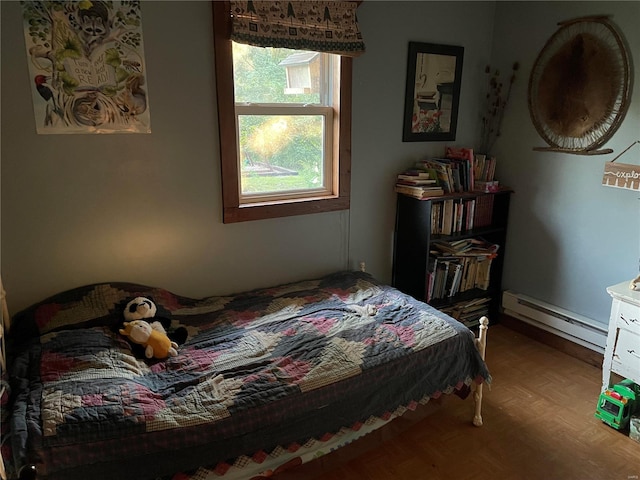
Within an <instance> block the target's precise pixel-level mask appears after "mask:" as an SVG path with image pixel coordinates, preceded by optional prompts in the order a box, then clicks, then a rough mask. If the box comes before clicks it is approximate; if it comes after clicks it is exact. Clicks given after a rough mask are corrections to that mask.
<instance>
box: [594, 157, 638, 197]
mask: <svg viewBox="0 0 640 480" xmlns="http://www.w3.org/2000/svg"><path fill="white" fill-rule="evenodd" d="M602 185H604V186H605V187H614V188H624V189H627V190H640V165H630V164H628V163H613V162H607V163H605V164H604V175H603V176H602Z"/></svg>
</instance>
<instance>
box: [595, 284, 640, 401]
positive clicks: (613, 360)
mask: <svg viewBox="0 0 640 480" xmlns="http://www.w3.org/2000/svg"><path fill="white" fill-rule="evenodd" d="M629 283H630V282H629V281H627V282H623V283H619V284H618V285H614V286H612V287H608V288H607V292H608V293H609V295H611V297H612V298H613V301H612V303H611V317H610V319H609V333H608V335H607V346H606V348H605V350H604V361H603V363H602V390H604V389H605V388H607V387H608V386H609V381H610V377H611V372H614V373H617V374H618V375H620V376H622V377H624V378H628V379H630V380H632V381H633V382H634V383H637V384H640V291H637V290H631V289H630V288H629Z"/></svg>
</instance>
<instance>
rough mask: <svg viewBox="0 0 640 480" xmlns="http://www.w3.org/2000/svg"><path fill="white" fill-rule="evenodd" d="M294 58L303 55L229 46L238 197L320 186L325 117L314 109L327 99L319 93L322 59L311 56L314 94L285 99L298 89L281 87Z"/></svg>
mask: <svg viewBox="0 0 640 480" xmlns="http://www.w3.org/2000/svg"><path fill="white" fill-rule="evenodd" d="M300 53H304V52H300V51H296V50H288V49H282V48H262V47H253V46H250V45H243V44H238V43H235V42H234V43H233V71H234V89H235V103H236V113H237V118H238V135H239V139H238V140H239V142H238V147H239V167H240V172H241V192H242V194H269V193H277V192H290V191H294V192H295V191H300V190H302V191H305V190H313V189H318V188H323V186H324V180H325V172H324V170H325V159H324V153H325V152H324V136H325V114H323V113H322V112H321V111H319V110H318V107H321V106H322V103H326V98H327V97H328V93H325V92H323V91H322V88H323V86H324V85H326V82H324V81H323V80H322V76H321V75H322V73H321V72H322V71H323V69H322V68H321V67H320V66H318V65H320V62H321V61H322V56H321V55H316V56H315V61H316V62H318V63H317V65H316V67H315V70H314V72H315V75H316V77H317V76H320V82H319V85H320V88H306V89H302V90H305V91H306V92H308V93H290V92H291V91H292V90H293V91H296V92H298V91H300V89H291V88H290V87H291V85H288V84H287V59H290V58H291V57H292V55H295V54H300ZM283 63H284V64H283ZM294 66H296V67H297V68H298V70H299V65H294ZM306 68H312V67H311V65H308V66H306ZM297 78H299V75H298V74H297V73H296V79H297ZM316 80H317V78H316ZM290 81H291V79H290ZM314 107H315V108H314Z"/></svg>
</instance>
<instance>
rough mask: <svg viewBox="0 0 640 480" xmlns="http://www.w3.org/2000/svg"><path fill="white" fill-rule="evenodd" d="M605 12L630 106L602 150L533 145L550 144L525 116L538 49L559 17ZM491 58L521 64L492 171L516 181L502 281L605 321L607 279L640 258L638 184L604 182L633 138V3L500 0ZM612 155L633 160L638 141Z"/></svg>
mask: <svg viewBox="0 0 640 480" xmlns="http://www.w3.org/2000/svg"><path fill="white" fill-rule="evenodd" d="M598 14H607V15H610V16H611V20H612V21H613V22H614V23H615V24H616V25H617V26H618V28H619V29H620V30H621V31H622V32H623V35H624V36H625V37H626V40H627V43H628V45H629V47H630V48H629V50H630V54H631V55H632V56H635V57H636V58H635V59H633V60H634V61H635V65H636V68H635V85H634V91H633V94H632V98H631V100H632V101H631V106H630V108H629V111H628V113H627V115H626V117H625V121H624V123H623V124H622V125H621V126H620V128H619V130H618V131H617V132H616V133H615V134H614V136H613V137H612V138H611V140H609V142H608V143H607V144H606V145H605V147H607V148H611V149H613V150H614V152H613V153H612V154H609V155H596V156H585V155H571V154H561V153H549V152H537V151H533V150H532V148H533V147H544V146H547V145H546V144H545V142H544V140H543V139H542V138H541V137H540V136H539V135H538V134H537V132H536V130H535V127H534V126H533V123H532V122H531V120H530V117H529V110H528V104H527V82H528V79H529V74H530V72H531V69H532V67H533V65H534V62H535V59H536V57H537V55H538V53H539V51H540V50H541V49H542V48H543V46H544V44H545V43H546V41H547V40H548V38H549V37H550V36H551V35H552V34H553V33H554V32H555V31H556V29H557V28H558V26H557V23H558V22H560V21H563V20H569V19H573V18H578V17H583V16H587V15H598ZM495 25H496V28H495V30H494V43H493V58H494V61H495V62H497V64H498V65H502V66H503V67H504V68H505V69H508V68H509V66H510V65H511V64H512V63H513V61H519V62H520V64H521V68H520V72H519V73H518V77H519V78H518V80H517V83H516V84H515V85H514V86H515V88H514V91H513V96H512V101H511V103H510V105H509V107H508V111H507V115H506V117H505V125H504V135H503V136H502V137H501V138H500V139H499V141H498V142H497V144H496V153H497V156H498V158H499V159H500V161H499V164H498V176H499V178H500V180H502V181H503V182H504V183H506V184H508V185H510V186H512V187H513V188H514V189H515V192H516V193H515V195H514V196H513V203H512V210H511V215H510V224H509V231H508V244H507V245H508V250H507V252H506V258H505V261H506V265H505V278H504V287H505V288H510V289H513V290H515V291H519V292H522V293H526V294H527V295H529V296H531V297H534V298H539V299H541V300H544V301H546V302H548V303H551V304H554V305H558V306H561V307H563V308H565V309H567V310H570V311H573V312H576V313H579V314H581V315H584V316H586V317H589V318H592V319H593V320H596V321H599V322H602V323H608V317H609V309H610V306H611V298H610V297H609V296H608V295H607V293H606V290H605V289H606V287H607V286H609V285H613V284H617V283H620V282H622V281H626V280H629V279H631V278H633V277H634V276H635V275H636V274H637V272H638V266H639V265H638V259H639V258H640V199H639V197H640V192H637V191H635V192H634V191H628V190H621V189H614V188H610V187H604V186H602V174H603V171H604V163H605V162H607V161H610V160H612V159H613V158H615V157H616V156H617V155H618V154H619V153H621V152H622V151H623V150H624V149H625V148H626V147H628V146H629V145H630V144H631V143H632V142H634V141H636V140H638V139H640V75H639V73H640V70H639V68H638V65H639V64H640V58H639V57H638V55H639V54H640V29H638V25H640V2H555V1H554V2H498V3H497V10H496V19H495ZM617 161H618V162H622V163H632V164H636V165H638V164H640V146H638V145H636V146H635V147H634V148H633V149H632V150H629V152H628V153H627V154H625V155H624V156H623V157H621V158H620V159H619V160H617Z"/></svg>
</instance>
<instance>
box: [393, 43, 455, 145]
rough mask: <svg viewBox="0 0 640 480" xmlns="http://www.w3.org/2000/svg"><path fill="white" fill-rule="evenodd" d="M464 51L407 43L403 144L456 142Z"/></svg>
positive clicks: (429, 44) (434, 45) (447, 47)
mask: <svg viewBox="0 0 640 480" xmlns="http://www.w3.org/2000/svg"><path fill="white" fill-rule="evenodd" d="M463 59H464V47H459V46H453V45H439V44H432V43H420V42H409V58H408V63H407V84H406V92H405V105H404V125H403V132H402V141H403V142H437V141H451V140H455V139H456V128H457V124H458V105H459V102H460V87H461V83H462V61H463Z"/></svg>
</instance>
